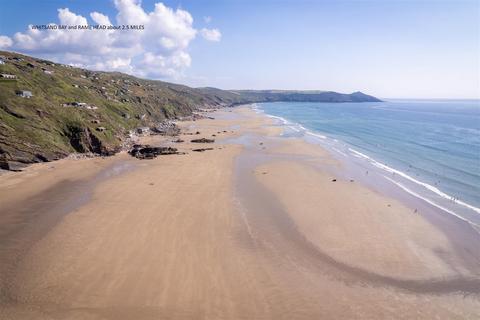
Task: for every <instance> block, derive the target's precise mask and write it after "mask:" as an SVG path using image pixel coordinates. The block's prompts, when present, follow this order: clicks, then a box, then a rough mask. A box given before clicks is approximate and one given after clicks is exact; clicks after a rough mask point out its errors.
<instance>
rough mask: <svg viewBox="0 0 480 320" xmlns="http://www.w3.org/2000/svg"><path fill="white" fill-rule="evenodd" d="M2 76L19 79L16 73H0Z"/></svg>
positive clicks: (0, 76)
mask: <svg viewBox="0 0 480 320" xmlns="http://www.w3.org/2000/svg"><path fill="white" fill-rule="evenodd" d="M0 78H3V79H9V80H13V79H17V76H16V75H14V74H8V73H2V74H0Z"/></svg>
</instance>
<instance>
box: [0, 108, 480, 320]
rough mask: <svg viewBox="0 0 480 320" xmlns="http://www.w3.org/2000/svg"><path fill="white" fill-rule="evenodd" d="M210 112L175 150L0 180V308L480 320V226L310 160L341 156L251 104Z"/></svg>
mask: <svg viewBox="0 0 480 320" xmlns="http://www.w3.org/2000/svg"><path fill="white" fill-rule="evenodd" d="M215 117H216V118H217V119H216V120H208V119H205V120H200V121H195V122H186V123H182V126H183V127H184V132H195V131H197V130H198V131H200V132H201V134H200V135H182V139H184V140H185V141H186V142H185V143H181V144H175V146H176V147H179V148H180V150H181V151H186V152H187V154H185V155H169V156H160V157H158V158H156V159H154V160H137V159H133V158H131V157H129V156H128V155H126V154H121V155H117V156H115V157H111V158H107V159H98V158H96V159H86V160H77V161H74V160H62V161H58V162H54V163H49V164H44V165H35V166H32V167H30V168H29V169H28V170H26V171H25V172H22V173H7V174H4V175H2V176H0V204H1V206H0V262H1V263H0V271H1V274H0V281H1V282H0V290H1V292H0V293H1V295H0V318H1V319H478V318H480V262H479V261H480V257H479V256H480V254H479V252H478V251H475V248H478V246H479V245H480V238H479V237H478V235H476V234H473V233H469V231H468V232H466V233H464V234H463V235H462V238H461V239H460V240H459V239H457V238H455V237H456V235H455V234H454V235H452V234H447V233H445V232H444V231H443V229H441V228H438V227H437V226H436V225H435V224H432V223H431V222H430V221H429V220H428V219H427V218H426V217H424V216H423V215H421V214H414V213H413V212H412V209H411V208H409V207H408V205H405V204H402V203H400V202H398V201H396V200H394V199H391V198H388V197H386V196H385V195H382V194H379V193H378V192H375V191H373V190H370V189H368V188H366V187H363V186H361V185H360V184H358V183H357V182H350V181H349V180H342V179H341V178H338V180H337V181H336V182H332V181H331V179H332V178H333V177H335V176H334V175H332V172H333V171H330V170H327V169H325V170H322V169H319V167H318V164H319V163H320V164H321V165H322V166H324V167H325V168H327V167H328V168H331V169H332V170H341V167H342V166H341V164H339V163H338V162H336V161H335V160H334V159H332V158H331V157H330V156H329V155H328V154H327V153H326V152H325V151H324V150H322V149H321V148H319V147H318V146H313V145H310V144H307V143H305V142H303V141H302V140H299V139H285V138H278V137H276V136H277V135H278V133H279V132H281V128H280V127H278V126H275V125H272V121H271V120H270V119H267V118H265V117H263V116H259V115H256V114H255V113H253V112H252V111H251V110H250V109H248V108H236V109H235V111H234V112H229V111H228V110H226V111H220V112H217V113H216V114H215ZM223 131H227V132H223ZM219 132H220V133H219ZM213 134H215V135H216V137H214V138H215V139H217V141H216V143H214V144H212V145H210V144H208V145H204V146H202V147H213V148H214V150H210V151H205V152H200V153H199V152H192V151H191V149H192V148H194V147H199V146H198V145H195V144H192V143H188V141H189V140H190V139H192V138H194V137H195V138H197V137H206V138H210V137H212V135H213ZM145 140H149V142H150V143H152V144H162V145H173V143H171V141H172V140H174V139H169V138H160V137H149V138H148V139H145ZM52 167H53V168H52ZM437 214H442V213H437ZM449 221H450V220H449ZM452 223H455V222H452ZM462 228H463V227H462ZM446 229H448V228H446ZM450 229H452V228H450ZM465 234H466V235H465ZM454 240H455V241H456V242H455V241H454ZM459 241H463V242H462V243H463V244H464V246H463V247H462V248H463V249H462V248H459V244H458V243H459ZM467 242H469V243H467ZM461 250H464V251H465V250H466V251H465V252H467V254H466V253H465V252H462V254H460V253H459V252H460V251H461Z"/></svg>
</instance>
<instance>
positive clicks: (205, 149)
mask: <svg viewBox="0 0 480 320" xmlns="http://www.w3.org/2000/svg"><path fill="white" fill-rule="evenodd" d="M207 150H213V148H199V149H192V151H195V152H203V151H207Z"/></svg>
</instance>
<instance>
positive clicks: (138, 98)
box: [0, 52, 241, 169]
mask: <svg viewBox="0 0 480 320" xmlns="http://www.w3.org/2000/svg"><path fill="white" fill-rule="evenodd" d="M0 56H3V58H2V60H4V61H5V64H1V65H0V73H2V74H5V73H6V74H12V75H15V76H16V77H17V79H15V80H7V79H0V167H2V168H4V169H12V168H14V167H16V166H18V165H20V164H21V163H31V162H38V161H47V160H53V159H57V158H61V157H64V156H65V155H67V154H69V153H71V152H95V153H100V154H109V153H112V152H115V151H116V150H118V149H119V147H120V145H121V142H122V140H123V139H124V137H125V136H126V134H127V133H128V131H129V130H131V129H134V128H136V127H139V126H149V125H153V124H155V123H158V122H160V121H162V120H164V119H167V118H176V117H180V116H185V115H188V114H191V112H192V110H194V109H195V108H197V107H202V108H205V107H217V106H225V105H231V104H234V103H239V102H241V99H240V98H239V96H238V95H237V94H234V93H229V92H224V91H222V90H218V89H217V91H212V92H207V91H205V90H200V89H194V88H189V87H186V86H182V85H177V84H171V83H166V82H161V81H151V80H142V79H138V78H135V77H133V76H129V75H125V74H121V73H107V72H93V71H88V70H84V69H79V68H72V67H69V66H65V65H60V64H54V63H52V62H49V61H45V60H41V59H36V58H32V57H28V56H24V55H20V54H16V53H10V52H0ZM18 90H27V91H31V92H32V94H33V97H32V98H22V97H20V96H17V95H16V91H18ZM74 102H80V103H86V104H87V105H89V106H92V107H93V106H94V107H96V109H86V108H79V107H73V106H70V107H65V106H63V105H64V104H68V103H74ZM103 128H105V129H103ZM100 129H101V130H103V131H99V130H100Z"/></svg>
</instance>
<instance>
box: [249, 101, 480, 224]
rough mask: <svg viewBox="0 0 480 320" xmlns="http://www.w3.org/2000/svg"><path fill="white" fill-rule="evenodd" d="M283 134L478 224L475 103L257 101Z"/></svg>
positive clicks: (479, 107) (479, 147) (479, 140)
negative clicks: (315, 145) (300, 138)
mask: <svg viewBox="0 0 480 320" xmlns="http://www.w3.org/2000/svg"><path fill="white" fill-rule="evenodd" d="M255 108H256V109H257V110H258V111H259V112H264V113H266V114H267V115H270V116H272V117H274V118H276V119H277V121H278V122H279V124H281V125H284V126H286V127H287V128H288V131H289V132H290V133H289V134H291V135H297V136H304V137H305V138H308V139H310V140H313V141H315V142H316V143H319V144H322V145H323V146H324V147H326V148H328V149H329V150H330V151H331V152H332V153H333V154H334V155H335V156H336V157H338V158H340V159H345V160H347V161H348V160H349V159H350V160H354V161H355V162H356V163H360V164H361V165H362V168H367V170H368V168H369V167H370V168H371V169H372V170H376V171H377V172H380V176H382V177H383V178H384V179H385V180H386V182H387V183H390V184H392V185H393V187H394V188H398V189H400V190H402V191H404V192H407V193H409V194H410V195H413V196H415V197H417V198H419V199H422V200H423V201H425V202H427V203H429V205H431V206H433V207H435V208H436V209H438V210H439V211H442V212H445V213H450V214H453V215H456V216H458V217H460V218H464V219H466V220H469V221H471V222H474V223H475V224H479V222H480V102H479V101H477V100H474V101H472V100H468V101H467V100H461V101H460V100H458V101H454V100H432V101H430V100H429V101H427V100H392V101H385V102H374V103H370V102H364V103H303V102H273V103H258V104H256V105H255Z"/></svg>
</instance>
